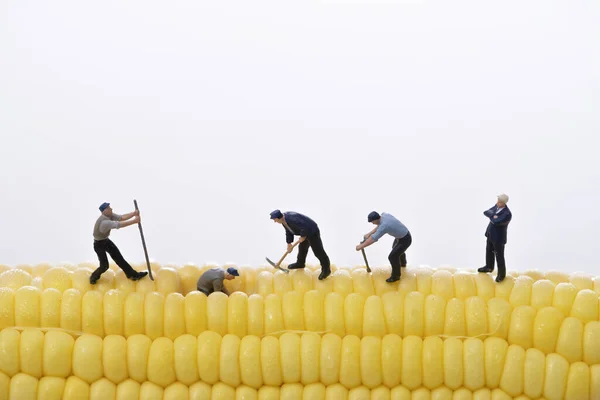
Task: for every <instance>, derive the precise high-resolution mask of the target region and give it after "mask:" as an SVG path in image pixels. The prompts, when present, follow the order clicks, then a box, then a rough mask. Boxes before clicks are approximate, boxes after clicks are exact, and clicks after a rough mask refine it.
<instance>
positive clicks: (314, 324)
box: [304, 290, 325, 332]
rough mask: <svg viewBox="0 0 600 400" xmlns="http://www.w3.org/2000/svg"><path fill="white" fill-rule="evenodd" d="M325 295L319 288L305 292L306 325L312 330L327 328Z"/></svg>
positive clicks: (320, 330)
mask: <svg viewBox="0 0 600 400" xmlns="http://www.w3.org/2000/svg"><path fill="white" fill-rule="evenodd" d="M324 306H325V296H324V295H323V293H322V292H320V291H318V290H309V291H307V292H306V293H304V326H305V327H306V330H308V331H310V332H322V331H324V330H325V312H324Z"/></svg>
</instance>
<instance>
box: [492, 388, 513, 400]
mask: <svg viewBox="0 0 600 400" xmlns="http://www.w3.org/2000/svg"><path fill="white" fill-rule="evenodd" d="M491 399H492V400H513V398H512V397H511V396H510V395H509V394H508V393H506V392H505V391H503V390H501V389H494V390H492V397H491Z"/></svg>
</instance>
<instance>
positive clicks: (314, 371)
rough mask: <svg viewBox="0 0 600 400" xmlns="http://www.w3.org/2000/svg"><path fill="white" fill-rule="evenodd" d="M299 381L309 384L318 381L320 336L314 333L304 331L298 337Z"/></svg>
mask: <svg viewBox="0 0 600 400" xmlns="http://www.w3.org/2000/svg"><path fill="white" fill-rule="evenodd" d="M300 349H301V356H300V363H301V367H302V370H301V379H300V381H301V383H302V384H303V385H310V384H313V383H318V382H319V376H320V370H319V363H320V357H321V337H320V336H319V335H317V334H315V333H305V334H303V335H302V336H301V338H300Z"/></svg>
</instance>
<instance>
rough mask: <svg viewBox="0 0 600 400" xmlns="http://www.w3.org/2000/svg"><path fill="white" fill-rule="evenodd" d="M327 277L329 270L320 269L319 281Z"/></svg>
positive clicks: (329, 273)
mask: <svg viewBox="0 0 600 400" xmlns="http://www.w3.org/2000/svg"><path fill="white" fill-rule="evenodd" d="M329 275H331V268H327V269H322V270H321V274H320V275H319V280H320V281H322V280H323V279H325V278H327V277H328V276H329Z"/></svg>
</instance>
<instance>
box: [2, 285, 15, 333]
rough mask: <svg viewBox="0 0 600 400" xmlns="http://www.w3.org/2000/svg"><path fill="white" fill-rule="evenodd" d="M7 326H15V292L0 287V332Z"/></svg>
mask: <svg viewBox="0 0 600 400" xmlns="http://www.w3.org/2000/svg"><path fill="white" fill-rule="evenodd" d="M9 326H15V292H14V290H13V289H10V288H6V287H0V330H2V329H4V328H6V327H9Z"/></svg>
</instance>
